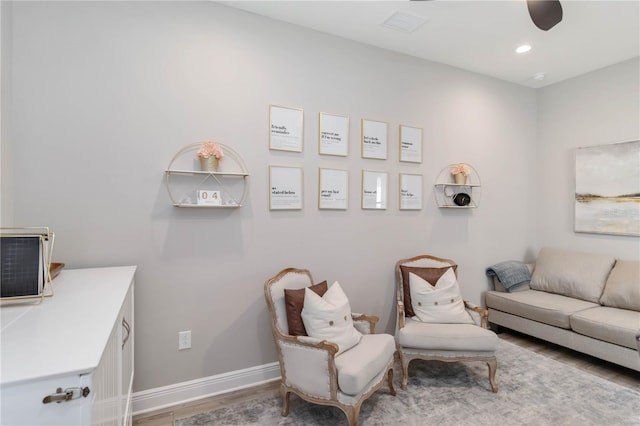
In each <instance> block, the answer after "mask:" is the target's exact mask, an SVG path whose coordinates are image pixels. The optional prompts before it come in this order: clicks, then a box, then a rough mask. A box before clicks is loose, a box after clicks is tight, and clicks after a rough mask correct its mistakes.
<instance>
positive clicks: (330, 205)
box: [318, 169, 349, 210]
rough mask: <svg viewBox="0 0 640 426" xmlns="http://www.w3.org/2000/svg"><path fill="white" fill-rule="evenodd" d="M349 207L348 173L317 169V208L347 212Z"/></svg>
mask: <svg viewBox="0 0 640 426" xmlns="http://www.w3.org/2000/svg"><path fill="white" fill-rule="evenodd" d="M348 205H349V172H347V171H346V170H337V169H319V172H318V208H319V209H333V210H347V207H348Z"/></svg>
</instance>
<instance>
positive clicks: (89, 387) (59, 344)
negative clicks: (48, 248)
mask: <svg viewBox="0 0 640 426" xmlns="http://www.w3.org/2000/svg"><path fill="white" fill-rule="evenodd" d="M135 270H136V267H135V266H124V267H113V268H93V269H77V270H66V271H62V272H61V273H60V275H58V277H56V278H55V279H54V280H53V287H54V290H55V294H54V296H53V297H51V298H48V299H45V300H44V301H43V302H42V303H40V304H37V305H7V306H2V308H1V309H0V313H1V314H2V318H1V324H2V330H1V332H0V339H1V340H0V342H1V354H2V364H1V371H2V376H1V378H0V379H1V384H0V386H1V388H0V391H1V392H2V398H1V399H0V412H1V417H0V423H1V424H3V425H129V424H131V394H132V384H133V375H134V372H133V357H134V352H133V351H134V322H133V317H134V309H133V306H134V305H133V303H134V300H133V298H134V274H135ZM58 389H60V391H58ZM83 391H84V394H83ZM65 393H66V394H68V395H70V397H71V399H70V400H68V401H63V402H55V401H56V400H58V399H63V396H64V395H65ZM47 396H49V398H48V399H49V400H53V401H52V402H48V403H45V402H44V401H45V400H46V398H47Z"/></svg>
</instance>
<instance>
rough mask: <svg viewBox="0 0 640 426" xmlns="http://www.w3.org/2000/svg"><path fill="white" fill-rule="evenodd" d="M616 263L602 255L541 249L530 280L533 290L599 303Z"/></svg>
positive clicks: (611, 258)
mask: <svg viewBox="0 0 640 426" xmlns="http://www.w3.org/2000/svg"><path fill="white" fill-rule="evenodd" d="M614 263H615V259H614V258H613V257H610V256H604V255H599V254H590V253H580V252H576V251H568V250H560V249H554V248H548V247H545V248H542V249H541V250H540V253H539V254H538V259H537V261H536V266H535V268H534V270H533V274H532V276H531V283H530V286H531V288H532V289H533V290H540V291H546V292H550V293H556V294H562V295H565V296H570V297H575V298H578V299H582V300H587V301H589V302H599V301H600V296H602V290H603V289H604V285H605V283H606V282H607V278H608V277H609V273H610V272H611V268H612V267H613V264H614Z"/></svg>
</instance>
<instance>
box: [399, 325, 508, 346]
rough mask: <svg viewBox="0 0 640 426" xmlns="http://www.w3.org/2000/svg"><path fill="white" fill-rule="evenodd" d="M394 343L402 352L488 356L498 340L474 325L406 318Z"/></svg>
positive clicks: (489, 331)
mask: <svg viewBox="0 0 640 426" xmlns="http://www.w3.org/2000/svg"><path fill="white" fill-rule="evenodd" d="M398 341H399V343H400V345H402V346H404V347H405V348H416V349H430V350H436V351H454V352H455V351H478V352H492V351H495V350H496V347H497V346H498V336H496V334H495V333H494V332H493V331H491V330H487V329H486V328H482V327H478V326H477V325H475V324H430V323H426V322H421V321H418V320H416V319H415V318H408V319H407V321H406V322H405V326H404V327H402V328H401V329H400V330H399V331H398Z"/></svg>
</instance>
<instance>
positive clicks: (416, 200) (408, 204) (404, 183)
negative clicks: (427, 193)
mask: <svg viewBox="0 0 640 426" xmlns="http://www.w3.org/2000/svg"><path fill="white" fill-rule="evenodd" d="M398 180H399V182H400V190H399V191H398V194H399V197H400V201H399V204H400V210H422V175H416V174H406V173H400V176H399V179H398Z"/></svg>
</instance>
